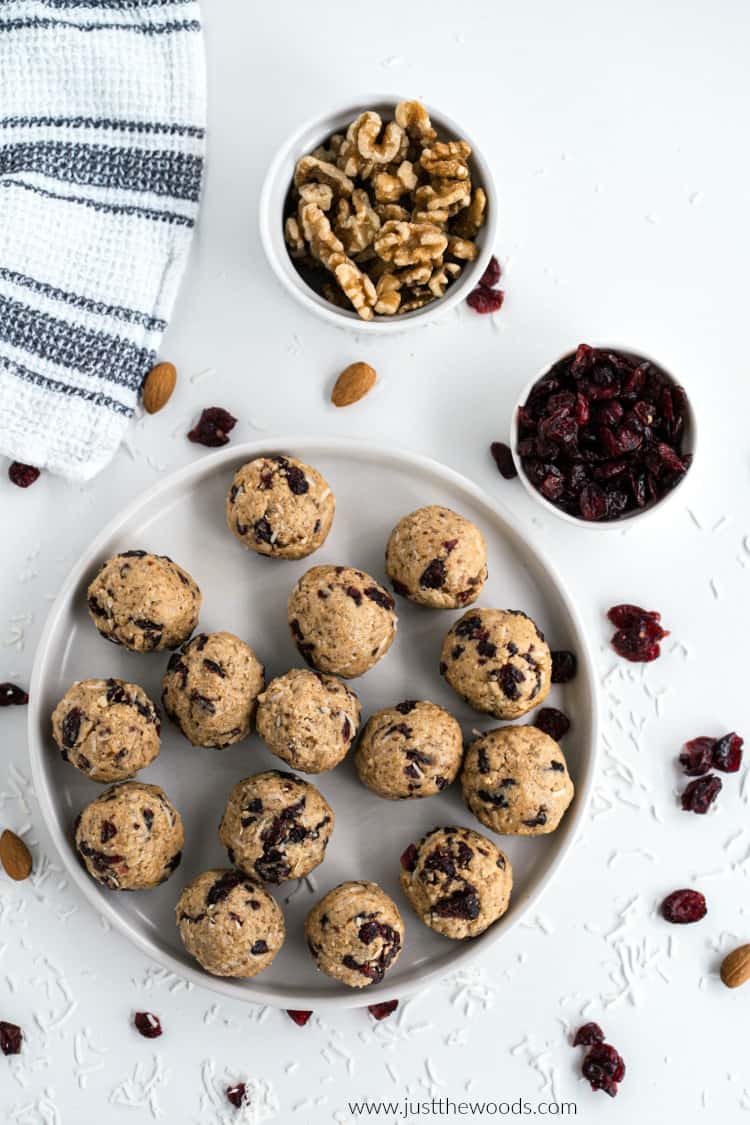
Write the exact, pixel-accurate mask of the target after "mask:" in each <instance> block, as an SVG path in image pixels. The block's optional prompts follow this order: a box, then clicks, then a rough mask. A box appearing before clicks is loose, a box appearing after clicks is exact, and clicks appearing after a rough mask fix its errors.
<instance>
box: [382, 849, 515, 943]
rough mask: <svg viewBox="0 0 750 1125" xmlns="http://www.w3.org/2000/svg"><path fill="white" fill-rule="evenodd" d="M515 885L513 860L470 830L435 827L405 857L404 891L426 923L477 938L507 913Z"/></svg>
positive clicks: (455, 935)
mask: <svg viewBox="0 0 750 1125" xmlns="http://www.w3.org/2000/svg"><path fill="white" fill-rule="evenodd" d="M512 887H513V871H512V869H511V865H510V860H509V859H508V857H507V856H506V855H504V854H503V852H501V851H500V849H499V848H497V847H495V845H494V844H493V843H492V842H491V841H490V840H488V839H487V837H486V836H481V835H480V834H479V832H472V830H471V829H470V828H433V830H432V832H428V833H427V835H426V836H423V837H422V839H421V840H420V841H419V843H418V844H410V845H409V847H408V848H407V849H406V851H405V852H404V854H403V855H402V857H401V889H402V891H403V892H404V894H405V895H406V897H407V898H408V900H409V903H410V905H411V907H412V909H413V910H414V912H415V914H417V915H418V916H419V918H421V920H422V921H423V922H424V924H425V926H429V927H430V929H431V930H435V931H436V932H437V933H439V934H443V936H444V937H449V938H457V939H463V938H472V937H477V936H478V934H481V933H483V932H484V931H485V930H486V929H487V927H488V926H491V925H492V923H493V922H496V921H497V920H498V918H500V917H502V915H503V914H504V913H505V911H506V910H507V909H508V903H509V902H510V892H511V889H512Z"/></svg>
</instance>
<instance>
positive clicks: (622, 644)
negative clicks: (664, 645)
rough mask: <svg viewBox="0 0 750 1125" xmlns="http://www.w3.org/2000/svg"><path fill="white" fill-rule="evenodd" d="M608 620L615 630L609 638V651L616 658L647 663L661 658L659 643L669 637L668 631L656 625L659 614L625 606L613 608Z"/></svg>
mask: <svg viewBox="0 0 750 1125" xmlns="http://www.w3.org/2000/svg"><path fill="white" fill-rule="evenodd" d="M607 617H608V618H609V620H610V621H611V622H612V624H613V625H617V626H618V629H617V632H616V633H615V635H614V636H613V637H612V647H613V648H614V650H615V652H616V653H617V654H618V655H619V656H622V657H624V658H625V660H631V661H636V662H641V663H648V662H649V661H651V660H656V658H657V657H658V656H659V655H660V653H661V649H660V647H659V641H661V640H663V639H664V637H668V636H669V631H668V630H666V629H663V628H662V627H661V625H660V624H659V622H660V620H661V614H659V613H655V612H654V611H653V610H646V609H641V608H640V606H636V605H630V604H628V603H624V604H622V605H616V606H612V608H611V609H610V610H609V611H608V613H607Z"/></svg>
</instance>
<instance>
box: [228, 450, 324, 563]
mask: <svg viewBox="0 0 750 1125" xmlns="http://www.w3.org/2000/svg"><path fill="white" fill-rule="evenodd" d="M335 509H336V501H335V498H334V495H333V492H332V491H331V487H330V485H329V484H328V482H327V481H326V480H325V479H324V478H323V477H322V476H321V475H320V473H319V472H318V471H317V469H313V468H312V467H311V466H310V465H305V464H304V462H302V461H298V460H296V458H294V457H280V456H274V457H258V458H256V459H255V460H254V461H248V463H247V464H246V465H243V466H242V468H240V469H238V470H237V472H236V473H235V475H234V480H233V481H232V486H231V488H230V489H229V494H228V496H227V525H228V527H229V530H230V531H231V532H232V534H233V535H235V536H236V537H237V539H239V541H240V543H242V545H243V546H244V547H247V548H248V550H250V551H256V552H257V553H258V554H260V555H270V556H272V557H274V558H279V559H303V558H305V557H306V556H307V555H311V554H312V553H313V551H317V549H318V547H320V546H322V544H323V543H324V542H325V540H326V537H327V535H328V532H329V531H330V530H331V524H332V523H333V516H334V512H335Z"/></svg>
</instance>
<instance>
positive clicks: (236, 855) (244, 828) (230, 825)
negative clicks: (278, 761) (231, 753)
mask: <svg viewBox="0 0 750 1125" xmlns="http://www.w3.org/2000/svg"><path fill="white" fill-rule="evenodd" d="M332 832H333V810H332V809H331V806H330V805H329V804H328V802H327V801H326V799H325V797H324V796H323V795H322V793H319V792H318V790H317V789H316V788H315V786H314V785H310V783H309V782H308V781H302V779H301V778H299V777H295V776H294V774H293V773H281V772H280V771H279V770H268V771H267V772H266V773H257V774H255V776H254V777H246V778H245V779H244V781H238V782H237V784H236V785H235V787H234V789H233V790H232V792H231V793H230V794H229V800H228V801H227V807H226V809H225V810H224V816H223V817H222V820H221V824H220V825H219V840H220V841H221V843H222V845H223V846H224V847H225V848H226V849H227V855H228V856H229V862H230V863H231V864H233V865H234V866H235V867H238V868H239V870H240V871H242V872H244V873H245V874H246V875H253V876H256V877H257V878H258V879H262V880H263V882H265V883H281V882H283V881H284V879H301V878H303V876H305V875H309V874H310V872H311V871H312V870H313V868H315V867H317V866H318V864H320V863H322V862H323V859H324V857H325V854H326V847H327V846H328V841H329V840H330V838H331V833H332Z"/></svg>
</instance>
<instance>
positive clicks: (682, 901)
mask: <svg viewBox="0 0 750 1125" xmlns="http://www.w3.org/2000/svg"><path fill="white" fill-rule="evenodd" d="M706 912H707V908H706V900H705V898H704V897H703V895H702V894H701V893H700V891H691V890H683V891H672V893H671V895H667V897H666V898H665V899H664V902H663V903H662V904H661V913H662V918H664V919H666V921H667V922H674V923H676V924H677V925H685V924H686V923H688V922H700V920H701V918H705V917H706Z"/></svg>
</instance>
